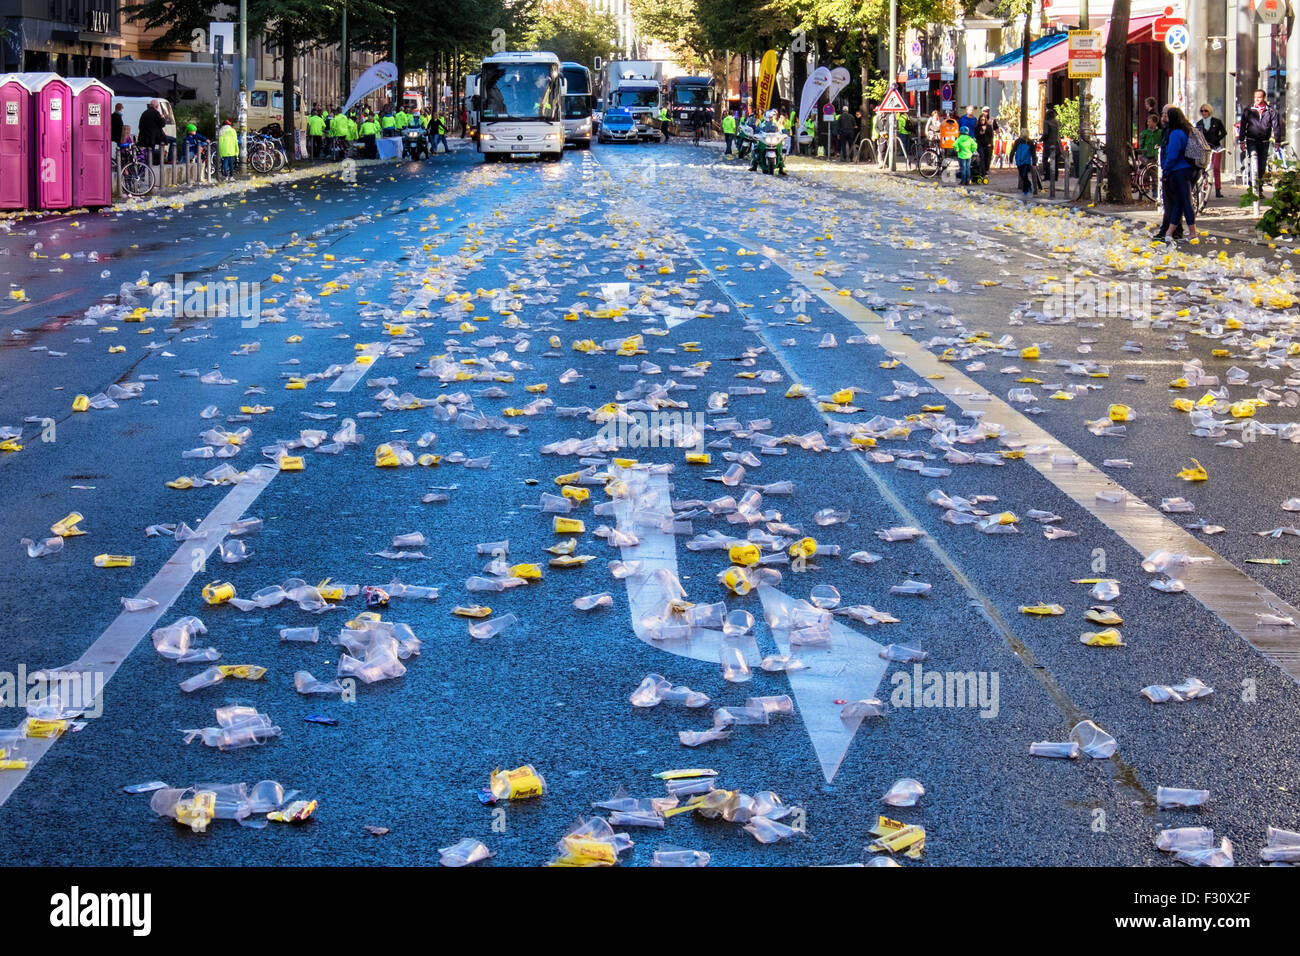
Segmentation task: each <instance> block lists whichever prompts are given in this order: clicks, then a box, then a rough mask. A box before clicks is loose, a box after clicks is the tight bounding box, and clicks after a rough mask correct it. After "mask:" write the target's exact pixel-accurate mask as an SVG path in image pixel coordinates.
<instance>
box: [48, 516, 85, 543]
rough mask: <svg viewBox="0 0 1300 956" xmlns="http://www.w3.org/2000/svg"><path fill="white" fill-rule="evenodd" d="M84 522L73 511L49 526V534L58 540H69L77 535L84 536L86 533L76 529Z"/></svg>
mask: <svg viewBox="0 0 1300 956" xmlns="http://www.w3.org/2000/svg"><path fill="white" fill-rule="evenodd" d="M85 520H86V519H85V518H83V517H82V516H81V515H80V514H79V513H78V512H76V511H74V512H72V513H71V514H69V515H66V516H65V517H63V518H60V519H59V520H58V521H56V522H54V524H52V525H50V533H51V534H56V535H58V536H59V537H60V538H71V537H74V536H76V535H79V534H85V533H86V532H84V531H82V530H81V529H80V528H78V527H77V525H79V524H81V522H83V521H85Z"/></svg>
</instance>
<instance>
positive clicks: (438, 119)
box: [429, 113, 451, 154]
mask: <svg viewBox="0 0 1300 956" xmlns="http://www.w3.org/2000/svg"><path fill="white" fill-rule="evenodd" d="M429 125H430V126H432V127H433V151H434V153H435V154H436V153H437V152H438V144H439V143H442V151H443V152H444V153H450V152H451V147H450V146H448V145H447V117H445V116H443V115H442V114H441V113H439V114H438V115H437V116H435V117H434V118H433V120H432V121H431V122H430V124H429Z"/></svg>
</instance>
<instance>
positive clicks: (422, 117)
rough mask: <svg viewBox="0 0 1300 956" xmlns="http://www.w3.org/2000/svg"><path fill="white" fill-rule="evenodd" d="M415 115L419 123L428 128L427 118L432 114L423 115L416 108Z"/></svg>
mask: <svg viewBox="0 0 1300 956" xmlns="http://www.w3.org/2000/svg"><path fill="white" fill-rule="evenodd" d="M415 116H416V119H418V120H419V121H420V125H421V126H423V127H424V128H425V129H426V130H427V129H428V128H429V120H430V118H431V117H432V114H430V113H424V114H423V115H421V113H420V111H419V110H416V111H415Z"/></svg>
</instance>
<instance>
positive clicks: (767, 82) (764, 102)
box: [758, 50, 777, 113]
mask: <svg viewBox="0 0 1300 956" xmlns="http://www.w3.org/2000/svg"><path fill="white" fill-rule="evenodd" d="M776 62H777V61H776V51H775V50H768V51H767V52H766V53H764V54H763V60H762V62H761V63H760V64H759V73H758V111H759V112H760V113H765V112H767V108H768V106H769V105H770V104H771V102H772V88H773V87H774V86H776Z"/></svg>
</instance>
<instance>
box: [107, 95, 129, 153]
mask: <svg viewBox="0 0 1300 956" xmlns="http://www.w3.org/2000/svg"><path fill="white" fill-rule="evenodd" d="M125 108H126V107H125V105H124V104H122V103H118V104H117V106H115V107H113V116H112V121H111V123H110V124H109V128H110V130H111V132H110V134H109V135H110V136H111V137H112V139H113V144H114V145H115V146H121V145H122V126H123V122H124V121H123V119H122V110H124V109H125Z"/></svg>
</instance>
